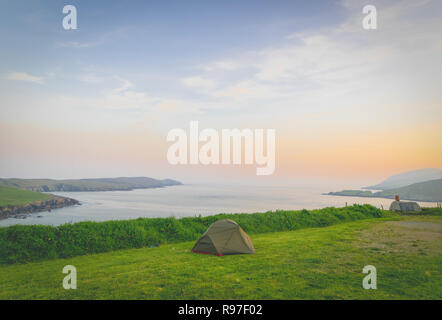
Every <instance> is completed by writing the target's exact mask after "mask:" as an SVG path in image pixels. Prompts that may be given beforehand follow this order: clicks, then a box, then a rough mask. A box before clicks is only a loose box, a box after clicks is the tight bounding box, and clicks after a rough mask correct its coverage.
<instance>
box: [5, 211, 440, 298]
mask: <svg viewBox="0 0 442 320" xmlns="http://www.w3.org/2000/svg"><path fill="white" fill-rule="evenodd" d="M399 219H400V220H403V221H387V220H399ZM413 221H414V222H413ZM399 223H401V224H403V223H418V224H419V223H420V224H423V225H424V226H425V224H431V225H432V226H434V225H436V226H440V224H441V223H442V218H441V217H428V216H424V217H422V216H420V217H401V218H381V219H371V220H364V221H356V222H349V223H345V224H339V225H334V226H330V227H326V228H312V229H302V230H297V231H290V232H278V233H267V234H260V235H255V236H254V237H253V241H254V244H255V247H256V251H257V254H255V255H237V256H224V257H221V258H219V257H215V256H209V255H200V254H192V253H190V252H189V250H190V249H191V248H192V246H193V241H192V242H183V243H178V244H169V245H164V246H161V247H157V248H142V249H130V250H120V251H114V252H110V253H103V254H95V255H87V256H81V257H75V258H70V259H59V260H52V261H44V262H36V263H29V264H21V265H10V266H2V267H0V288H1V290H0V299H224V298H225V299H404V298H410V299H441V298H442V279H441V273H442V270H441V267H442V257H441V256H440V252H441V248H442V245H441V238H440V233H438V232H440V227H439V231H438V232H430V231H428V230H427V231H428V232H427V233H425V234H426V236H423V234H424V232H423V231H422V230H417V229H416V228H414V227H411V228H408V229H407V228H405V227H401V226H400V225H399ZM436 230H437V229H436ZM67 264H72V265H74V266H76V268H77V272H78V289H77V290H64V289H63V288H62V285H61V284H62V279H63V277H64V276H65V275H64V274H62V268H63V266H65V265H67ZM368 264H372V265H374V266H376V267H377V273H378V289H377V290H364V289H363V288H362V285H361V283H362V279H363V277H364V276H365V275H364V274H362V268H363V266H365V265H368Z"/></svg>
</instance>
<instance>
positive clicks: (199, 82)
mask: <svg viewBox="0 0 442 320" xmlns="http://www.w3.org/2000/svg"><path fill="white" fill-rule="evenodd" d="M182 82H183V83H184V84H185V85H186V86H189V87H195V88H204V89H212V88H213V87H214V86H215V82H214V81H213V80H210V79H204V78H202V77H200V76H194V77H188V78H184V79H182Z"/></svg>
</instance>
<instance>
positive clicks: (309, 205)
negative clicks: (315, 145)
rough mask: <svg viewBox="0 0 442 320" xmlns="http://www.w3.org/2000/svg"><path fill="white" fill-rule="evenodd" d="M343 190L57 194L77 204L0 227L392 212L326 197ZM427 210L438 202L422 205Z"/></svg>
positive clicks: (208, 188)
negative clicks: (290, 212)
mask: <svg viewBox="0 0 442 320" xmlns="http://www.w3.org/2000/svg"><path fill="white" fill-rule="evenodd" d="M332 190H340V188H339V187H338V188H334V189H330V186H328V187H325V186H324V187H318V186H314V187H305V186H302V187H257V186H226V185H196V184H195V185H182V186H173V187H167V188H160V189H139V190H133V191H108V192H59V193H55V194H57V195H61V196H65V197H70V198H74V199H77V200H79V201H80V202H81V203H82V205H81V206H73V207H67V208H62V209H56V210H52V211H51V212H39V213H34V214H32V215H30V216H29V217H28V218H26V219H15V218H9V219H4V220H0V226H8V225H13V224H46V225H60V224H63V223H68V222H78V221H105V220H121V219H135V218H139V217H171V216H173V217H177V218H179V217H188V216H196V215H202V216H206V215H213V214H217V213H252V212H264V211H268V210H277V209H303V208H305V209H317V208H324V207H327V206H336V207H342V206H344V205H345V203H346V202H347V203H348V204H349V205H351V204H353V203H358V204H364V203H369V204H372V205H375V206H377V207H380V206H381V205H382V206H383V207H384V208H388V207H389V206H390V203H391V201H392V200H390V199H380V198H359V197H341V196H328V195H322V193H325V192H328V191H332ZM420 204H421V205H424V206H435V204H434V203H425V202H420Z"/></svg>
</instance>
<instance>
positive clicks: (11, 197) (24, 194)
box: [0, 186, 51, 207]
mask: <svg viewBox="0 0 442 320" xmlns="http://www.w3.org/2000/svg"><path fill="white" fill-rule="evenodd" d="M50 197H51V196H50V195H48V194H44V193H39V192H33V191H28V190H20V189H16V188H9V187H4V186H0V207H3V206H8V205H10V206H17V205H26V204H28V203H31V202H34V201H40V200H47V199H49V198H50Z"/></svg>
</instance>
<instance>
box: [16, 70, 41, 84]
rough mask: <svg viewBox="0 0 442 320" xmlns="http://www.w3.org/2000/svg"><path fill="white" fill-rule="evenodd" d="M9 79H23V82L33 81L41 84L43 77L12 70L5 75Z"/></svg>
mask: <svg viewBox="0 0 442 320" xmlns="http://www.w3.org/2000/svg"><path fill="white" fill-rule="evenodd" d="M7 78H8V79H10V80H16V81H25V82H33V83H38V84H43V80H44V78H43V77H37V76H33V75H30V74H28V73H26V72H12V73H10V74H9V75H8V77H7Z"/></svg>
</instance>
